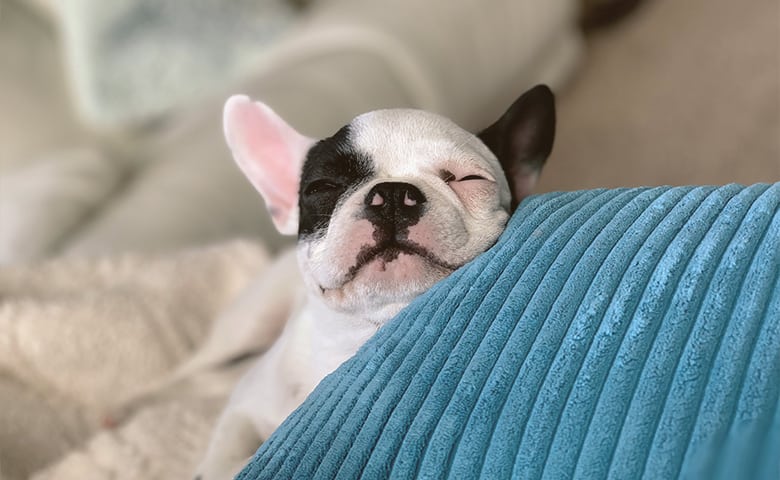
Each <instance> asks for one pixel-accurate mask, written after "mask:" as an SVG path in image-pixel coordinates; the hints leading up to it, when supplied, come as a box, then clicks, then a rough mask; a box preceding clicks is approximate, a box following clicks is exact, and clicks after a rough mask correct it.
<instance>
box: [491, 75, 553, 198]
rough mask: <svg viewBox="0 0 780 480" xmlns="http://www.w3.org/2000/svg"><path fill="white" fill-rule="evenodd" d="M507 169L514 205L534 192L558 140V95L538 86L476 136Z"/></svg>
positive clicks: (522, 96) (505, 170) (516, 101)
mask: <svg viewBox="0 0 780 480" xmlns="http://www.w3.org/2000/svg"><path fill="white" fill-rule="evenodd" d="M477 136H478V137H479V139H480V140H482V142H483V143H484V144H485V145H487V147H488V148H489V149H490V150H491V151H492V152H493V153H494V154H495V156H496V157H497V158H498V161H499V162H500V163H501V166H502V167H503V168H504V172H505V173H506V176H507V180H508V181H509V188H510V189H511V191H512V208H513V209H514V207H515V206H517V204H518V203H520V200H522V199H523V198H524V197H526V196H528V195H530V194H531V191H532V190H533V187H534V185H535V184H536V180H537V178H538V177H539V172H540V171H541V170H542V167H543V166H544V162H545V161H546V160H547V157H548V156H549V155H550V152H551V151H552V147H553V140H554V139H555V96H554V95H553V93H552V91H551V90H550V89H549V88H548V87H547V86H546V85H537V86H535V87H534V88H532V89H530V90H528V91H527V92H525V93H524V94H523V95H521V96H520V98H518V99H517V100H515V103H513V104H512V106H511V107H509V109H508V110H507V111H506V113H504V115H502V116H501V118H499V119H498V120H497V121H496V122H495V123H494V124H493V125H491V126H489V127H488V128H486V129H485V130H483V131H482V132H481V133H480V134H479V135H477Z"/></svg>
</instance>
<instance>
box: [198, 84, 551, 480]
mask: <svg viewBox="0 0 780 480" xmlns="http://www.w3.org/2000/svg"><path fill="white" fill-rule="evenodd" d="M224 128H225V136H226V138H227V143H228V145H229V147H230V150H231V151H232V153H233V156H234V158H235V160H236V162H237V163H238V165H239V167H240V168H241V170H242V171H243V172H244V174H245V175H246V176H247V177H248V179H249V181H250V182H251V183H252V184H253V185H254V186H255V188H256V189H257V190H258V191H259V192H260V194H261V195H262V197H263V198H264V199H265V203H266V205H267V207H268V209H269V211H270V214H271V217H272V219H273V221H274V224H275V225H276V227H277V228H278V229H279V231H280V232H282V233H283V234H289V235H294V234H297V235H298V244H297V248H296V249H295V255H294V256H293V255H287V256H284V257H283V258H282V259H281V260H280V263H279V264H278V265H277V266H275V267H273V268H274V270H273V271H276V273H273V271H272V273H271V274H270V275H271V276H273V277H274V278H271V279H270V280H267V281H266V283H267V284H266V286H265V287H264V288H265V290H264V291H265V292H268V291H269V290H268V289H269V288H271V287H270V283H274V282H277V281H278V285H281V286H276V287H275V288H276V290H275V291H274V293H272V294H268V293H266V295H265V297H264V298H262V299H257V300H258V301H263V302H269V303H271V304H274V303H276V304H278V303H279V302H280V299H281V300H283V302H284V303H285V306H284V307H283V308H277V313H276V317H277V318H279V317H284V319H283V325H280V327H279V329H280V330H281V333H280V334H279V335H278V337H277V338H276V340H275V342H273V344H272V345H270V347H269V348H268V349H267V350H266V351H265V352H264V353H263V354H262V355H260V356H259V358H257V360H256V362H255V363H254V364H253V365H252V366H251V367H250V368H249V370H248V371H247V373H246V374H245V375H244V376H243V377H242V378H241V380H240V381H239V382H238V384H237V386H236V387H235V389H234V390H233V393H232V395H231V397H230V400H229V402H228V404H227V406H226V407H225V409H224V411H223V413H222V415H221V417H220V419H219V420H218V422H217V425H216V428H215V431H214V433H213V436H212V438H211V442H210V445H209V448H208V451H207V453H206V455H205V458H204V460H203V462H202V464H201V466H200V467H199V469H198V472H197V475H196V478H198V479H201V480H207V479H226V478H232V476H233V475H235V474H236V473H237V472H238V471H239V470H240V468H241V467H242V466H243V465H244V464H245V463H246V462H247V461H248V459H249V458H250V456H251V455H252V454H253V453H254V452H255V450H256V449H257V448H258V447H259V446H260V444H261V443H262V442H263V441H264V440H265V439H267V438H268V436H270V435H271V433H272V432H273V431H274V430H275V429H276V428H277V427H278V426H279V424H280V423H281V422H282V421H283V420H284V418H285V417H287V416H288V415H289V414H290V413H291V412H292V411H293V410H294V409H295V408H296V407H298V405H300V404H301V403H302V402H303V400H304V399H305V398H306V396H307V395H308V394H309V393H311V391H312V390H313V389H314V387H315V386H316V385H317V383H319V382H320V380H322V378H323V377H325V376H326V375H327V374H329V373H330V372H332V371H333V370H335V369H336V368H337V367H338V366H339V365H340V364H341V363H342V362H344V361H345V360H347V359H348V358H349V357H350V356H352V355H354V354H355V352H356V351H357V350H358V348H359V347H360V346H361V345H362V344H363V343H364V342H365V341H366V340H368V339H369V338H370V337H371V336H372V335H373V334H374V333H376V331H377V329H379V328H380V327H381V326H382V325H384V324H385V323H386V322H387V321H388V320H389V319H390V318H392V317H393V316H394V315H395V314H396V313H398V312H399V311H400V310H401V309H402V308H403V307H404V306H406V305H407V304H409V302H411V301H412V300H413V299H414V298H415V297H417V296H418V295H420V294H421V293H423V292H425V291H426V290H428V289H429V288H430V287H431V286H432V285H433V284H434V283H436V282H437V281H439V280H441V279H443V278H444V277H446V276H447V275H449V274H450V273H451V272H452V271H454V270H455V269H457V268H459V267H460V266H462V265H463V264H465V263H466V262H468V261H470V260H472V259H473V258H474V257H476V256H477V255H479V254H480V253H481V252H484V251H485V250H486V249H488V248H489V247H490V246H492V245H493V244H494V243H495V241H496V239H497V238H498V236H499V235H500V234H501V232H502V231H503V229H504V227H505V225H506V223H507V220H508V218H509V216H510V214H511V213H512V211H513V209H514V207H515V206H516V205H517V203H518V202H519V201H520V200H521V199H522V198H523V197H524V196H526V195H528V194H529V192H530V191H531V189H532V188H533V186H534V183H535V182H536V179H537V176H538V174H539V172H540V170H541V168H542V165H543V164H544V162H545V160H546V159H547V157H548V155H549V154H550V151H551V149H552V144H553V137H554V132H555V106H554V99H553V94H552V92H551V91H550V89H549V88H547V87H546V86H543V85H540V86H536V87H534V88H533V89H531V90H529V91H528V92H526V93H525V94H523V95H522V96H521V97H520V98H519V99H518V100H517V101H516V102H515V103H514V104H513V105H512V106H511V107H510V108H509V109H508V110H507V112H506V113H505V114H504V115H503V116H502V117H501V118H500V119H499V120H498V121H496V123H494V124H493V125H492V126H490V127H488V128H487V129H485V130H484V131H482V132H481V133H480V134H478V135H473V134H471V133H469V132H467V131H465V130H463V129H462V128H460V127H458V126H457V125H455V124H454V123H453V122H452V121H450V120H448V119H446V118H443V117H441V116H439V115H435V114H433V113H428V112H424V111H419V110H408V109H398V110H378V111H373V112H369V113H366V114H363V115H360V116H358V117H357V118H355V119H354V120H353V121H352V122H351V123H349V124H348V125H346V126H345V127H343V128H341V129H340V130H339V131H338V132H336V133H335V134H334V135H333V136H331V137H329V138H325V139H322V140H315V139H312V138H309V137H307V136H304V135H302V134H300V133H298V132H297V131H296V130H295V129H294V128H293V127H291V126H290V125H288V124H287V123H286V122H285V121H284V120H283V119H282V118H280V117H279V116H278V115H277V114H276V113H274V111H273V110H271V109H270V108H269V107H267V106H266V105H264V104H262V103H256V102H253V101H251V100H250V99H249V98H247V97H245V96H234V97H231V98H230V99H229V100H228V101H227V103H226V105H225V110H224ZM282 277H284V278H282ZM246 301H250V302H251V301H252V299H250V298H248V299H247V300H246ZM279 312H284V314H283V315H280V314H279ZM253 321H256V322H264V321H265V319H264V318H256V319H254V320H253ZM219 328H220V326H219V324H218V325H217V327H216V329H215V331H218V330H219ZM269 328H270V329H273V328H271V327H269ZM274 328H275V327H274Z"/></svg>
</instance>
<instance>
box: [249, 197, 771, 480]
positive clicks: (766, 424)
mask: <svg viewBox="0 0 780 480" xmlns="http://www.w3.org/2000/svg"><path fill="white" fill-rule="evenodd" d="M779 272H780V183H778V184H774V185H753V186H750V187H743V186H738V185H729V186H725V187H720V188H718V187H658V188H637V189H616V190H592V191H580V192H570V193H550V194H545V195H539V196H535V197H531V198H528V199H526V200H525V201H524V202H523V203H522V204H521V205H520V207H519V208H518V210H517V212H516V213H515V214H514V216H513V217H512V219H511V221H510V224H509V225H508V227H507V230H506V232H505V233H504V235H503V236H502V237H501V238H500V240H499V241H498V243H497V244H496V245H495V246H494V247H493V248H492V249H491V250H489V251H488V252H486V253H485V254H483V255H481V256H480V257H478V258H477V259H475V260H474V261H472V262H471V263H470V264H468V265H466V266H465V267H463V268H462V269H460V270H458V271H457V272H455V273H454V274H453V275H452V276H451V277H449V278H448V279H446V280H444V281H442V282H440V283H439V284H437V285H436V286H435V287H434V288H432V289H431V290H430V291H429V292H428V293H426V294H425V295H423V296H422V297H420V298H418V299H417V300H416V301H415V302H413V303H412V304H411V305H410V306H409V307H408V308H406V309H405V310H404V311H402V312H401V313H400V314H399V315H398V316H397V317H396V318H395V319H393V320H392V321H391V322H389V323H388V324H387V325H386V326H385V327H384V328H382V329H381V330H380V331H379V332H378V333H377V335H376V336H375V337H374V338H372V339H371V340H370V341H369V342H368V343H367V344H366V345H365V346H364V347H363V348H361V349H360V351H359V352H358V353H357V355H356V356H355V357H353V358H352V359H350V360H349V361H347V362H345V363H344V364H343V365H342V366H341V367H340V368H339V369H338V370H337V371H336V372H335V373H333V374H332V375H330V376H328V377H327V378H325V380H323V381H322V383H321V384H320V385H319V386H318V387H317V389H316V390H315V391H314V392H313V393H312V395H311V396H310V397H309V398H308V399H307V400H306V401H305V402H304V404H303V405H302V406H301V407H300V408H298V409H297V410H296V411H295V412H294V413H293V414H292V415H291V416H290V417H289V418H288V419H287V420H286V421H285V422H284V423H283V424H282V426H281V427H280V428H279V429H278V430H277V431H276V432H275V433H274V434H273V435H272V436H271V438H270V439H269V440H268V441H267V442H266V443H265V444H263V445H262V447H261V448H260V449H259V450H258V451H257V453H256V454H255V456H254V458H253V459H252V460H251V462H250V463H249V465H247V466H246V468H245V469H244V471H243V472H241V473H240V474H239V476H238V478H240V479H270V478H276V479H278V478H302V479H318V478H328V479H329V478H345V479H347V478H348V479H351V478H358V477H362V478H367V479H380V478H398V479H409V478H415V477H416V478H457V479H462V478H477V477H482V478H489V479H500V478H551V479H563V478H586V479H592V478H605V477H611V478H617V479H629V478H640V477H644V478H659V479H661V478H663V479H667V478H675V477H682V478H707V479H709V478H723V479H735V478H771V479H775V480H776V479H777V478H780V404H779V403H778V393H779V392H780V283H779V280H778V279H779V278H780V273H779Z"/></svg>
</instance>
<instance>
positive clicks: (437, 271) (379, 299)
mask: <svg viewBox="0 0 780 480" xmlns="http://www.w3.org/2000/svg"><path fill="white" fill-rule="evenodd" d="M450 273H451V271H450V270H449V269H447V268H444V267H441V266H439V265H436V264H433V263H431V262H430V261H429V260H427V259H425V258H423V257H421V256H419V255H414V254H407V253H400V254H399V255H398V257H396V258H395V259H393V260H392V261H386V260H384V259H382V258H381V256H378V257H377V258H374V259H373V260H371V261H370V262H368V263H366V264H365V265H363V266H362V267H361V268H360V270H359V271H358V272H357V274H356V275H355V277H354V278H352V280H350V281H348V282H346V283H345V284H343V285H341V286H340V287H337V288H332V289H324V290H323V292H322V295H323V298H324V299H325V301H326V303H328V304H329V305H330V306H331V308H334V309H337V310H342V311H345V312H350V313H361V312H362V313H364V314H366V315H369V316H370V315H372V314H375V313H379V311H386V312H387V313H388V314H389V316H392V315H394V314H395V313H397V311H398V310H400V309H401V308H403V307H404V306H405V305H406V304H408V303H409V302H411V301H412V300H413V299H414V298H415V297H417V296H418V295H420V294H421V293H423V292H425V291H426V290H428V289H429V288H430V287H431V286H433V284H434V283H436V282H437V281H439V280H441V279H442V278H444V277H446V276H447V275H449V274H450Z"/></svg>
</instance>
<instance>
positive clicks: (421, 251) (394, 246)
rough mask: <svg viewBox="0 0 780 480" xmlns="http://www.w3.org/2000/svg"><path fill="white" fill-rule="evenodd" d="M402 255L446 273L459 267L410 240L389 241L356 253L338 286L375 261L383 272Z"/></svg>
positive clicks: (350, 279) (352, 278) (349, 280)
mask: <svg viewBox="0 0 780 480" xmlns="http://www.w3.org/2000/svg"><path fill="white" fill-rule="evenodd" d="M402 253H403V254H406V255H414V256H417V257H420V258H422V259H424V260H425V261H427V262H428V263H429V264H431V265H433V266H436V267H439V268H442V269H445V270H448V271H455V270H457V269H458V268H459V267H460V266H461V265H456V264H452V263H449V262H446V261H444V260H442V259H441V258H439V257H438V256H436V255H435V254H433V252H431V251H430V250H428V249H427V248H425V247H423V246H422V245H419V244H417V243H415V242H412V241H410V240H390V241H386V242H382V243H380V244H377V245H374V246H368V245H367V246H364V247H363V248H362V249H361V250H360V252H358V254H357V257H356V258H355V264H354V265H353V266H352V267H350V269H349V271H347V273H346V275H345V276H344V278H343V281H342V282H340V284H341V285H342V286H343V285H346V284H347V283H349V282H351V281H352V280H354V279H355V277H357V275H358V274H359V273H360V271H361V270H362V269H363V267H365V266H366V265H368V264H369V263H371V262H373V261H375V260H379V261H381V262H383V268H382V270H384V269H385V267H386V265H387V264H390V263H392V262H393V261H394V260H396V259H397V258H398V257H399V256H400V255H401V254H402ZM320 288H321V289H322V291H323V292H324V291H326V290H333V289H331V288H324V287H320ZM337 288H339V287H337Z"/></svg>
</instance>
